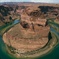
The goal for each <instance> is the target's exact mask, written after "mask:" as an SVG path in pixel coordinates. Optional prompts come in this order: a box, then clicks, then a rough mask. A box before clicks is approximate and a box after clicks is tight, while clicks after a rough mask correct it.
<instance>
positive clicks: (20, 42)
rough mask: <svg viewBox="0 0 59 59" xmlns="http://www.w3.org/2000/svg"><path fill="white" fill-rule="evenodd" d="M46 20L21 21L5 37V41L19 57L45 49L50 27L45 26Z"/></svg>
mask: <svg viewBox="0 0 59 59" xmlns="http://www.w3.org/2000/svg"><path fill="white" fill-rule="evenodd" d="M44 23H45V24H46V22H44V20H41V21H40V20H39V21H38V20H36V21H31V20H28V21H27V20H21V22H20V23H19V24H17V25H15V26H14V27H12V28H11V29H10V30H9V31H7V32H6V33H5V34H4V35H3V40H4V42H5V43H6V44H7V46H8V47H9V49H10V47H13V48H14V49H13V50H12V49H11V50H10V51H11V53H13V52H12V51H14V52H15V54H16V55H17V56H21V55H22V54H26V53H31V52H32V51H34V53H35V51H36V50H38V49H40V48H42V47H44V46H45V45H46V44H47V43H48V33H49V30H50V28H49V26H45V24H44Z"/></svg>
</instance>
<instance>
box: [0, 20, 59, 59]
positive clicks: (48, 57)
mask: <svg viewBox="0 0 59 59" xmlns="http://www.w3.org/2000/svg"><path fill="white" fill-rule="evenodd" d="M19 22H20V20H15V21H13V22H12V23H10V24H7V25H3V26H2V27H0V58H1V59H21V58H16V57H15V56H13V55H11V54H9V53H8V51H7V49H6V44H5V43H4V41H3V39H2V36H3V34H4V33H5V32H6V31H8V30H9V29H10V28H11V27H12V26H14V25H16V24H17V23H19ZM49 25H50V32H51V33H52V36H53V37H54V38H53V39H55V41H56V43H55V44H54V46H52V47H53V48H52V49H51V50H49V51H48V52H47V53H45V54H43V55H42V56H39V57H35V58H32V59H59V24H57V23H54V22H49ZM53 39H52V40H51V42H52V41H53ZM51 42H49V43H48V44H47V45H49V44H50V43H51ZM41 52H43V51H41ZM24 59H27V58H24ZM28 59H31V58H28Z"/></svg>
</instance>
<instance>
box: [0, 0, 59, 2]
mask: <svg viewBox="0 0 59 59" xmlns="http://www.w3.org/2000/svg"><path fill="white" fill-rule="evenodd" d="M0 2H44V3H59V0H0Z"/></svg>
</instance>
